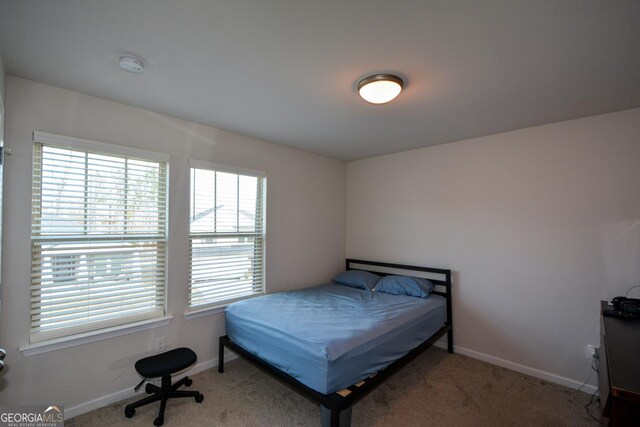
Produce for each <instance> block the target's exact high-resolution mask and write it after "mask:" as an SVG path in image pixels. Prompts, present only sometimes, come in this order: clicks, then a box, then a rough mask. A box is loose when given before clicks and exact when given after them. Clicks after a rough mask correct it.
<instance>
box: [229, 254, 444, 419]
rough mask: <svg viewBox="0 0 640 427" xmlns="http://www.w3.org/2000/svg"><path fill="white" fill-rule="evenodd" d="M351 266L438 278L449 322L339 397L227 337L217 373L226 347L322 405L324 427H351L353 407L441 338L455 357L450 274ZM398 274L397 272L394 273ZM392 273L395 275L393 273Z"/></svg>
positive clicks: (413, 268)
mask: <svg viewBox="0 0 640 427" xmlns="http://www.w3.org/2000/svg"><path fill="white" fill-rule="evenodd" d="M352 265H359V266H371V267H374V269H372V270H368V271H371V272H372V273H375V274H377V275H380V276H385V275H388V274H405V273H399V272H397V270H402V271H407V272H411V271H419V272H426V273H433V274H436V275H438V276H441V277H442V279H443V280H435V279H431V278H430V279H429V280H430V281H431V282H433V284H434V285H436V289H435V290H434V291H433V292H432V293H433V294H436V295H440V296H442V297H444V298H446V301H447V321H446V323H445V325H444V326H443V327H442V328H441V329H439V330H438V331H437V332H436V333H435V334H434V335H433V336H431V337H430V338H429V339H427V340H426V341H424V342H423V343H422V344H420V345H419V346H418V347H416V348H414V349H413V350H411V351H410V352H409V353H407V354H406V355H404V356H403V357H401V358H400V359H398V360H396V361H395V362H393V363H391V364H390V365H389V366H387V367H386V368H385V369H383V370H381V371H380V372H378V373H377V374H376V375H373V376H371V377H369V378H367V379H366V380H364V381H361V382H359V383H356V384H354V385H352V386H350V387H348V388H347V389H345V390H340V391H338V392H336V393H331V394H322V393H319V392H317V391H316V390H313V389H311V388H309V387H307V386H306V385H304V384H302V383H301V382H299V381H298V380H296V379H295V378H293V377H292V376H290V375H288V374H286V373H285V372H283V371H281V370H280V369H278V368H276V367H274V366H273V365H271V364H270V363H268V362H266V361H264V360H262V359H260V358H259V357H257V356H255V355H254V354H253V353H250V352H248V351H247V350H245V349H244V348H242V347H240V346H239V345H237V344H235V343H234V342H233V341H231V340H230V339H229V337H228V336H226V335H225V336H222V337H220V340H219V342H220V344H219V348H218V351H219V353H218V372H220V373H222V372H224V349H225V347H227V348H229V349H231V350H232V351H233V352H234V353H236V354H238V355H239V356H241V357H243V358H244V359H246V360H247V361H249V362H250V363H252V364H253V365H255V366H257V367H258V368H261V369H262V370H264V371H265V372H267V373H268V374H270V375H272V376H273V377H275V378H277V379H279V380H280V381H282V382H284V383H285V384H286V385H288V386H289V387H291V388H293V389H294V390H295V391H297V392H298V393H300V394H302V395H303V396H305V397H307V398H308V399H310V400H311V401H313V402H316V403H319V404H320V415H321V420H322V425H323V427H324V426H331V427H348V426H349V425H350V424H351V408H352V406H353V405H354V404H355V403H356V402H358V401H359V400H360V399H362V398H363V397H364V396H366V395H367V394H368V393H369V392H371V391H372V390H374V389H375V388H376V387H378V386H379V385H380V384H382V383H383V382H384V381H385V380H386V379H388V378H389V377H391V376H392V375H393V374H394V373H395V372H397V371H398V370H400V368H402V367H403V366H405V365H406V364H407V363H409V362H410V361H411V360H413V359H415V358H416V357H417V356H418V355H420V354H421V353H422V352H424V351H425V350H426V349H427V348H429V347H431V346H432V345H433V344H434V343H435V342H436V341H438V340H439V339H440V338H441V337H442V336H444V335H445V334H447V350H448V352H449V353H453V315H452V312H451V270H446V269H441V268H430V267H417V266H410V265H402V264H389V263H383V262H376V261H364V260H356V259H347V260H346V268H347V270H351V269H353V267H352ZM383 269H386V270H387V272H384V271H383ZM358 270H366V268H362V267H359V268H358ZM394 270H395V271H394ZM390 271H394V272H393V273H392V272H390ZM442 288H444V289H443V290H439V289H442Z"/></svg>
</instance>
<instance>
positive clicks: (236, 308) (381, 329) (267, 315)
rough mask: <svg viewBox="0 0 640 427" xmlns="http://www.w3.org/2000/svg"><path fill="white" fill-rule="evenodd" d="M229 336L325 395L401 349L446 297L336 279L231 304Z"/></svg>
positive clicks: (432, 321) (435, 322) (428, 329)
mask: <svg viewBox="0 0 640 427" xmlns="http://www.w3.org/2000/svg"><path fill="white" fill-rule="evenodd" d="M225 319H226V328H227V335H228V336H229V338H230V339H231V340H232V341H233V342H235V343H236V344H238V345H240V346H241V347H243V348H244V349H246V350H248V351H249V352H251V353H253V354H255V355H256V356H258V357H260V358H261V359H263V360H265V361H267V362H269V363H270V364H271V365H273V366H275V367H277V368H278V369H280V370H282V371H284V372H286V373H287V374H289V375H291V376H293V377H294V378H296V379H297V380H298V381H300V382H301V383H303V384H305V385H306V386H308V387H310V388H312V389H314V390H316V391H318V392H320V393H324V394H329V393H333V392H335V391H337V390H340V389H343V388H345V387H348V386H350V385H352V384H354V383H356V382H358V381H359V380H362V379H365V378H367V377H369V376H371V375H372V374H374V373H376V372H378V371H379V370H381V369H383V368H385V367H386V366H388V365H389V364H390V363H391V362H393V361H394V360H397V359H398V358H400V357H402V356H404V355H405V354H406V353H408V352H409V351H410V350H412V349H413V348H415V347H417V346H418V345H420V344H421V343H422V342H424V341H425V340H426V339H428V338H429V337H431V336H432V335H433V334H434V333H436V332H437V331H438V330H439V329H440V328H441V327H442V326H444V324H445V321H446V304H445V299H444V298H442V297H440V296H437V295H430V296H429V298H415V297H409V296H403V295H388V294H382V293H376V292H370V291H365V290H360V289H354V288H349V287H346V286H340V285H335V284H328V285H322V286H317V287H314V288H308V289H302V290H298V291H291V292H280V293H275V294H270V295H265V296H262V297H257V298H252V299H249V300H244V301H239V302H236V303H233V304H231V305H229V306H228V307H227V309H226V310H225Z"/></svg>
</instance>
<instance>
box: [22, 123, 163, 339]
mask: <svg viewBox="0 0 640 427" xmlns="http://www.w3.org/2000/svg"><path fill="white" fill-rule="evenodd" d="M87 146H88V147H89V149H87V148H85V147H87ZM145 156H147V157H149V158H151V159H149V158H145ZM156 158H160V159H161V160H156ZM32 194H33V196H32V230H31V248H32V255H31V256H32V264H31V270H32V274H31V277H32V284H31V342H37V341H42V340H44V339H50V338H56V337H60V336H66V335H71V334H76V333H81V332H86V331H91V330H96V329H101V328H105V327H110V326H115V325H120V324H125V323H130V322H135V321H139V320H145V319H149V318H153V317H159V316H162V315H164V307H165V302H164V301H165V296H164V295H165V282H166V280H165V268H166V267H165V266H166V246H167V162H166V159H164V158H163V156H162V155H159V154H156V153H147V152H139V151H137V150H133V149H127V148H124V147H118V146H112V145H110V144H101V143H95V142H92V141H86V143H83V141H82V140H78V139H75V138H66V137H60V136H56V135H51V134H45V133H38V132H36V133H34V163H33V193H32Z"/></svg>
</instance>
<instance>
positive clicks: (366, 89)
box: [358, 74, 403, 104]
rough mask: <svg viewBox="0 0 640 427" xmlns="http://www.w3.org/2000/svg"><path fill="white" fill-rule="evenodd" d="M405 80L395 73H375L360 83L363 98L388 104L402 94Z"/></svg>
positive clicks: (374, 102)
mask: <svg viewBox="0 0 640 427" xmlns="http://www.w3.org/2000/svg"><path fill="white" fill-rule="evenodd" d="M402 85H403V81H402V79H401V78H400V77H398V76H396V75H393V74H374V75H372V76H369V77H365V78H364V79H362V80H360V83H358V93H360V96H361V97H362V99H364V100H365V101H367V102H370V103H372V104H386V103H387V102H389V101H391V100H393V99H394V98H395V97H396V96H398V95H399V94H400V91H401V90H402Z"/></svg>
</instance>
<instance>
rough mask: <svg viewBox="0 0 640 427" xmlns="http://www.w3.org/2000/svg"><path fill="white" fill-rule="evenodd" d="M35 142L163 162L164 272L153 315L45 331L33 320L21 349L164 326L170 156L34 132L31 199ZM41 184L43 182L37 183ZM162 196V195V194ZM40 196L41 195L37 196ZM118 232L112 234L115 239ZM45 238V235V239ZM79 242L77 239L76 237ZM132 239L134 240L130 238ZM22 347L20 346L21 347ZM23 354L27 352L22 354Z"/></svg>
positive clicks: (99, 321) (32, 179)
mask: <svg viewBox="0 0 640 427" xmlns="http://www.w3.org/2000/svg"><path fill="white" fill-rule="evenodd" d="M36 144H42V145H43V146H53V147H57V148H62V149H65V148H66V149H70V150H79V151H84V152H87V153H90V154H96V155H105V156H118V157H126V158H129V159H131V160H141V161H148V162H158V163H161V164H163V165H162V167H163V168H164V180H163V181H164V206H163V208H164V227H163V228H164V230H163V231H164V232H163V233H160V234H158V235H159V236H162V240H158V243H159V244H162V245H164V261H163V264H164V265H163V267H164V275H163V276H160V277H162V280H163V284H162V286H163V298H162V304H161V306H159V308H158V310H157V311H156V312H152V313H153V314H149V315H144V314H143V315H125V316H122V317H116V318H114V319H109V320H102V321H101V320H98V321H95V322H90V323H89V324H88V325H92V326H88V327H85V326H82V325H72V326H67V327H62V328H55V329H50V330H44V331H36V332H34V330H33V320H31V321H30V322H29V323H30V326H29V342H30V344H29V345H27V346H24V351H33V350H32V349H33V348H38V349H40V348H43V349H45V350H39V351H41V352H42V351H49V350H46V348H47V346H48V345H51V346H52V347H53V348H52V349H53V350H55V349H57V348H61V347H60V344H61V343H64V345H63V346H62V348H64V347H68V346H72V345H76V344H73V341H74V340H77V341H78V344H81V343H82V342H85V341H86V340H87V339H90V340H91V341H95V340H97V339H100V337H101V336H104V337H105V338H108V337H109V336H114V334H115V335H120V333H119V331H136V330H140V328H145V329H146V328H148V327H153V325H166V324H168V322H170V320H171V318H172V316H168V315H167V309H168V304H167V303H168V286H167V284H168V277H169V276H168V273H169V272H168V270H169V262H168V254H169V198H170V188H169V181H170V180H169V170H170V167H169V160H170V156H169V155H168V154H164V153H159V152H154V151H148V150H142V149H136V148H132V147H128V146H122V145H116V144H110V143H104V142H98V141H93V140H88V139H82V138H75V137H69V136H63V135H56V134H52V133H47V132H39V131H36V132H33V143H32V146H31V149H32V161H31V167H32V171H31V191H32V198H34V197H37V196H38V195H37V193H36V192H35V191H34V190H35V188H34V179H35V173H34V172H35V171H34V167H35V160H36V159H35V155H36ZM40 185H42V184H40ZM161 196H162V195H161ZM40 197H41V196H40ZM31 209H32V218H31V221H30V227H31V231H30V241H31V246H32V251H33V244H34V240H37V239H34V233H33V226H34V221H35V218H34V217H33V215H34V211H33V209H34V202H33V201H32V202H31ZM117 236H118V235H115V236H114V237H115V238H116V239H117ZM45 239H46V238H45ZM45 239H41V240H39V241H43V240H45ZM78 241H80V240H78ZM132 241H135V240H132ZM33 256H34V253H33V252H32V255H31V260H30V263H31V268H33V262H34V261H33ZM33 286H34V285H33V282H32V283H30V286H29V293H30V301H31V298H32V297H31V295H32V292H33V289H34V288H33ZM29 311H31V302H30V303H29ZM117 319H121V320H122V321H119V320H117ZM123 333H126V332H123ZM21 350H23V348H22V347H21ZM25 354H26V353H25Z"/></svg>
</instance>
